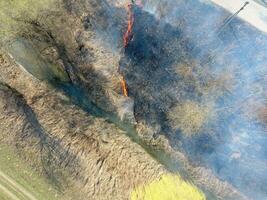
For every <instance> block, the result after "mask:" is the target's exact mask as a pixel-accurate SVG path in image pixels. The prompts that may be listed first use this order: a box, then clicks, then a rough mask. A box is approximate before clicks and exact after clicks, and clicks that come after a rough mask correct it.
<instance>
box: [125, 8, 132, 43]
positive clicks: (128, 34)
mask: <svg viewBox="0 0 267 200" xmlns="http://www.w3.org/2000/svg"><path fill="white" fill-rule="evenodd" d="M127 10H128V22H127V31H126V32H125V34H124V36H123V44H124V47H127V46H128V44H129V42H130V41H131V39H132V38H133V25H134V15H133V12H132V4H128V5H127Z"/></svg>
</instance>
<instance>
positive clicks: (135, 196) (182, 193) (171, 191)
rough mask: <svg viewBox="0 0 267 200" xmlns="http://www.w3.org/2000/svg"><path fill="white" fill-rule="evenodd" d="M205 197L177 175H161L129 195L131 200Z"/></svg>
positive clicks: (184, 199) (200, 199) (194, 198)
mask: <svg viewBox="0 0 267 200" xmlns="http://www.w3.org/2000/svg"><path fill="white" fill-rule="evenodd" d="M205 199H206V197H205V195H204V193H203V192H201V191H200V190H199V189H198V188H197V187H195V186H194V185H192V184H190V183H188V182H186V181H184V180H183V179H182V178H181V177H180V176H178V175H171V174H168V175H163V176H162V177H161V178H160V179H159V180H154V181H152V182H151V183H149V184H148V185H144V186H140V187H138V188H136V189H135V190H134V191H133V192H132V193H131V200H205Z"/></svg>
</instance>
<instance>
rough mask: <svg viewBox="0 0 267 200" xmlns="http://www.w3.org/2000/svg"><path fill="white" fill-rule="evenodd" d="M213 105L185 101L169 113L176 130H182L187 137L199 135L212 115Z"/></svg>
mask: <svg viewBox="0 0 267 200" xmlns="http://www.w3.org/2000/svg"><path fill="white" fill-rule="evenodd" d="M211 105H212V104H209V105H207V106H203V105H200V104H198V103H197V102H194V101H190V100H188V101H185V102H184V103H182V104H180V105H177V106H176V107H174V108H173V110H172V111H171V112H170V113H169V119H170V121H171V123H172V125H173V127H174V128H176V129H180V130H181V131H182V132H183V134H185V135H186V136H192V135H195V134H197V133H198V132H199V131H200V130H201V128H202V127H203V126H204V125H205V123H207V122H208V120H209V118H210V117H211V115H212V106H211Z"/></svg>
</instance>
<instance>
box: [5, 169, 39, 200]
mask: <svg viewBox="0 0 267 200" xmlns="http://www.w3.org/2000/svg"><path fill="white" fill-rule="evenodd" d="M9 188H10V189H11V190H10V189H9ZM0 191H2V192H4V193H5V194H6V195H7V196H8V197H10V198H11V199H12V200H21V198H19V197H23V199H25V200H37V199H36V198H35V197H34V196H33V195H32V194H31V193H30V192H28V191H27V190H26V189H25V188H24V187H23V186H21V185H20V184H18V183H17V182H16V181H14V180H13V179H12V178H10V177H9V176H7V175H6V174H5V173H4V172H2V171H0Z"/></svg>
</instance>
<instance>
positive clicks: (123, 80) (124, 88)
mask: <svg viewBox="0 0 267 200" xmlns="http://www.w3.org/2000/svg"><path fill="white" fill-rule="evenodd" d="M121 89H122V92H123V95H124V96H125V97H128V96H129V95H128V87H127V83H126V81H125V79H124V78H122V79H121Z"/></svg>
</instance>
